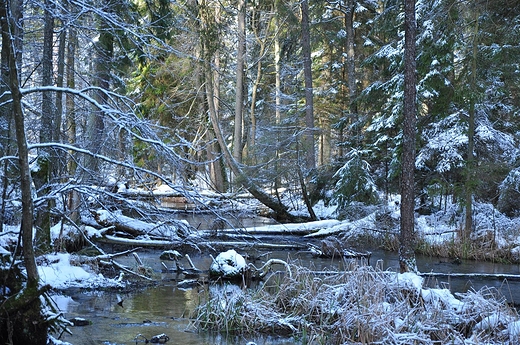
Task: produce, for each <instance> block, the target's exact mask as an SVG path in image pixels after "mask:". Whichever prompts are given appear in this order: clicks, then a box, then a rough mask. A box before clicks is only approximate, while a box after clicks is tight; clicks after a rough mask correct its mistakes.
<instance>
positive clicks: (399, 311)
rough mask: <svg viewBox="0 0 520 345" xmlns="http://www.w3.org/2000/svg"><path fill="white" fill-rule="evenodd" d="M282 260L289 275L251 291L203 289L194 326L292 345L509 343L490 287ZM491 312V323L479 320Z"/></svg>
mask: <svg viewBox="0 0 520 345" xmlns="http://www.w3.org/2000/svg"><path fill="white" fill-rule="evenodd" d="M290 265H291V271H292V277H289V276H288V275H273V276H271V278H269V279H268V280H267V281H265V282H264V283H263V284H261V285H259V286H258V287H257V288H254V289H245V288H240V287H238V286H234V287H233V288H230V285H224V286H221V287H219V288H218V289H216V288H215V290H213V291H211V289H210V291H209V292H208V294H209V296H208V299H207V302H206V303H203V304H201V305H200V306H199V307H198V308H197V310H196V315H195V320H196V321H195V323H196V326H197V327H198V328H199V329H201V330H212V331H218V332H224V333H229V332H231V333H234V334H255V333H258V332H261V333H267V334H278V335H280V334H285V335H291V336H293V337H294V338H295V339H298V341H299V343H300V344H331V345H335V344H345V343H349V344H350V343H358V344H374V343H381V344H433V343H436V344H446V343H450V344H451V343H453V344H463V343H464V341H465V340H467V339H470V338H471V341H473V342H476V343H480V342H487V343H497V342H498V343H503V342H506V341H509V338H508V337H509V335H508V334H509V333H507V323H508V322H512V321H514V320H517V319H518V315H517V314H516V312H515V311H514V310H513V309H511V308H510V307H509V306H508V305H507V303H505V300H504V299H503V298H501V297H500V296H498V295H497V294H496V292H495V291H494V290H492V289H483V290H481V291H478V292H475V291H470V292H468V293H466V294H460V295H458V298H457V299H455V297H453V295H451V294H450V293H449V292H448V291H447V290H443V289H434V290H423V289H421V288H420V287H419V288H417V286H416V285H413V284H412V285H410V284H409V283H408V282H407V280H403V279H402V278H401V277H402V275H398V274H397V273H395V272H390V271H383V270H381V269H378V268H374V267H371V266H365V265H362V264H359V263H358V262H354V261H352V262H348V263H346V265H347V267H346V269H345V271H342V272H328V274H323V272H320V274H317V273H315V272H313V271H311V270H310V269H308V268H305V267H301V266H298V265H294V264H290ZM219 289H224V290H219ZM425 296H426V297H425ZM497 315H498V316H497ZM492 316H496V317H494V318H492V320H493V321H497V320H499V321H497V322H496V323H494V324H493V326H497V327H485V325H482V322H483V320H484V321H485V320H486V318H491V317H492Z"/></svg>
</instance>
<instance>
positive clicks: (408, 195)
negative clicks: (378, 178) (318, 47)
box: [399, 0, 417, 272]
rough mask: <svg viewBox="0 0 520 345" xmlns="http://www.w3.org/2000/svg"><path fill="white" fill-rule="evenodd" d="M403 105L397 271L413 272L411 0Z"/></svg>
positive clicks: (410, 1)
mask: <svg viewBox="0 0 520 345" xmlns="http://www.w3.org/2000/svg"><path fill="white" fill-rule="evenodd" d="M404 23H405V48H404V49H405V50H404V107H403V113H404V114H403V115H404V116H403V117H404V118H403V142H402V145H403V147H402V152H403V153H402V158H401V232H400V236H399V242H400V243H399V266H400V270H401V272H417V265H416V262H415V228H414V225H415V224H414V222H415V216H414V212H415V210H414V209H415V190H414V186H415V181H414V173H415V126H416V100H415V99H416V75H415V73H416V72H415V67H416V64H415V29H416V24H415V0H405V19H404Z"/></svg>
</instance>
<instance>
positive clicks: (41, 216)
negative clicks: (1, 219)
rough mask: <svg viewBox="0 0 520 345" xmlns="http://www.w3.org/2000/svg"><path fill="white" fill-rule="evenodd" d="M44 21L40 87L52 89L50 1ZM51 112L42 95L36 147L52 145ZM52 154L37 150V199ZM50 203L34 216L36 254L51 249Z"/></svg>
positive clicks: (46, 96) (48, 95)
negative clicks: (38, 141) (38, 135)
mask: <svg viewBox="0 0 520 345" xmlns="http://www.w3.org/2000/svg"><path fill="white" fill-rule="evenodd" d="M45 9H46V10H45V18H44V28H43V53H42V55H43V56H42V86H52V85H53V80H52V73H53V43H54V16H53V13H52V9H53V6H52V4H51V1H49V0H46V1H45ZM55 121H56V119H55V109H54V102H53V100H52V93H51V92H43V93H42V117H41V129H40V143H50V142H53V141H54V140H53V139H54V138H55V137H56V134H54V129H55V124H54V123H55ZM54 156H55V155H54V153H53V152H52V150H50V149H49V148H44V149H40V150H38V170H36V171H34V173H33V182H34V185H35V187H36V191H37V193H38V194H39V195H46V194H48V192H49V183H50V182H51V178H52V172H53V170H54V162H55V161H56V159H55V157H54ZM51 207H52V203H51V200H50V199H49V200H48V201H47V202H45V203H44V204H43V205H42V206H41V209H39V210H38V212H36V219H35V224H34V225H35V228H36V241H35V243H36V246H37V248H38V250H39V251H41V252H46V251H48V250H49V249H50V247H51V234H50V227H51V219H50V209H51Z"/></svg>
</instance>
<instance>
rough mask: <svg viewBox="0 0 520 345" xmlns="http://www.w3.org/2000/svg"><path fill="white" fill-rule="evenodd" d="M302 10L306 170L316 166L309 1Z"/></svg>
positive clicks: (302, 3)
mask: <svg viewBox="0 0 520 345" xmlns="http://www.w3.org/2000/svg"><path fill="white" fill-rule="evenodd" d="M301 11H302V54H303V74H304V78H305V127H306V128H305V134H304V140H303V143H304V144H303V149H304V150H305V165H306V166H305V167H306V168H307V170H311V169H314V168H315V167H316V153H315V148H314V100H313V89H312V63H311V43H310V36H311V34H310V28H309V2H308V0H302V1H301Z"/></svg>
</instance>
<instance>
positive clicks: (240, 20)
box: [233, 0, 246, 163]
mask: <svg viewBox="0 0 520 345" xmlns="http://www.w3.org/2000/svg"><path fill="white" fill-rule="evenodd" d="M237 26H238V32H237V34H238V35H237V36H238V47H237V69H236V88H235V134H234V137H233V157H234V158H235V160H236V161H237V162H238V163H242V150H243V148H244V145H243V138H242V137H243V135H244V65H245V61H244V60H245V51H246V0H239V1H238V17H237Z"/></svg>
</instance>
